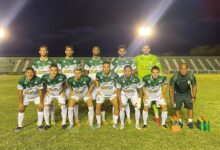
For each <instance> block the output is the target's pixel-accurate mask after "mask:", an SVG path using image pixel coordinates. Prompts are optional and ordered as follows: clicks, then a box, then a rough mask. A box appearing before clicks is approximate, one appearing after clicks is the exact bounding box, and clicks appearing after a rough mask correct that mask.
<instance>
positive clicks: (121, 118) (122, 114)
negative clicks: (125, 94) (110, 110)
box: [120, 108, 125, 124]
mask: <svg viewBox="0 0 220 150" xmlns="http://www.w3.org/2000/svg"><path fill="white" fill-rule="evenodd" d="M120 120H121V124H124V121H125V108H121V110H120Z"/></svg>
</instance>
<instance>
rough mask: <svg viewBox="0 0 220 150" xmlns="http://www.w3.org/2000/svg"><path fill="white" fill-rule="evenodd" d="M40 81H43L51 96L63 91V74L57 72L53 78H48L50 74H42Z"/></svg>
mask: <svg viewBox="0 0 220 150" xmlns="http://www.w3.org/2000/svg"><path fill="white" fill-rule="evenodd" d="M42 81H43V82H45V84H46V86H47V90H48V91H49V93H50V94H52V95H53V96H58V95H59V94H60V93H61V92H62V91H63V84H64V82H65V81H66V76H65V75H64V74H57V76H56V77H55V79H51V78H50V74H46V75H43V77H42Z"/></svg>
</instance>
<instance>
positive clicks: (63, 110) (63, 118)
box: [61, 105, 67, 125]
mask: <svg viewBox="0 0 220 150" xmlns="http://www.w3.org/2000/svg"><path fill="white" fill-rule="evenodd" d="M66 115H67V107H66V105H61V116H62V125H64V124H66Z"/></svg>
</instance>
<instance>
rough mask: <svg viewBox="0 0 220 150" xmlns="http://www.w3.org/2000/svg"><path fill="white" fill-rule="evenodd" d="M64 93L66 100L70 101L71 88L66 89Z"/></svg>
mask: <svg viewBox="0 0 220 150" xmlns="http://www.w3.org/2000/svg"><path fill="white" fill-rule="evenodd" d="M64 92H65V97H66V99H70V92H71V89H70V88H66V89H65V91H64Z"/></svg>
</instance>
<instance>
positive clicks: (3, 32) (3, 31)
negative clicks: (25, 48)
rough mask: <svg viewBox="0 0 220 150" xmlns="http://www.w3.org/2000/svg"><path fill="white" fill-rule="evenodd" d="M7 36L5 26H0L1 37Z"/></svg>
mask: <svg viewBox="0 0 220 150" xmlns="http://www.w3.org/2000/svg"><path fill="white" fill-rule="evenodd" d="M4 37H5V30H4V29H3V28H0V39H3V38H4Z"/></svg>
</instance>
